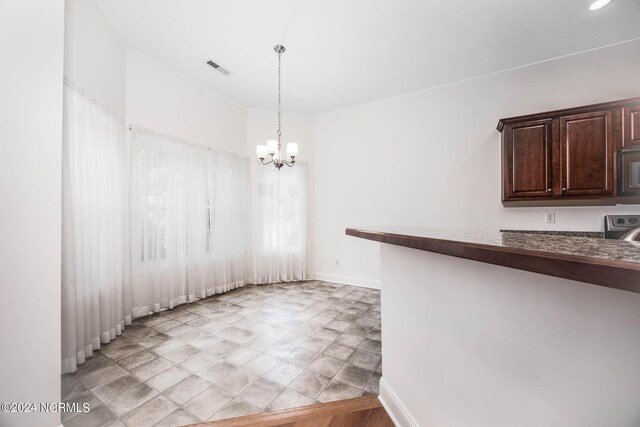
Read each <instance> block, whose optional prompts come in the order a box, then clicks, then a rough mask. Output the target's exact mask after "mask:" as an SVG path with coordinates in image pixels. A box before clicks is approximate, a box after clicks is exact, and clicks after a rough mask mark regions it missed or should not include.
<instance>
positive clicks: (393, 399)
mask: <svg viewBox="0 0 640 427" xmlns="http://www.w3.org/2000/svg"><path fill="white" fill-rule="evenodd" d="M378 400H380V403H382V406H384V409H385V410H386V411H387V414H389V417H391V420H392V421H393V423H394V424H395V425H396V426H397V427H418V423H417V422H416V421H415V420H414V419H413V417H412V416H411V414H409V411H407V409H406V408H405V407H404V405H403V404H402V402H400V400H399V399H398V396H396V394H395V393H394V392H393V390H391V388H389V384H387V382H386V381H385V380H384V377H382V378H380V395H379V396H378Z"/></svg>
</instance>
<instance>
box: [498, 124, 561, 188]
mask: <svg viewBox="0 0 640 427" xmlns="http://www.w3.org/2000/svg"><path fill="white" fill-rule="evenodd" d="M505 130H506V132H503V137H504V159H503V161H504V164H503V167H504V170H505V174H504V183H503V185H504V198H505V199H511V198H520V197H545V196H549V197H550V196H551V192H552V188H551V182H552V181H551V179H552V177H551V138H552V127H551V119H548V120H536V121H530V122H522V123H517V124H513V125H508V126H507V127H506V129H505Z"/></svg>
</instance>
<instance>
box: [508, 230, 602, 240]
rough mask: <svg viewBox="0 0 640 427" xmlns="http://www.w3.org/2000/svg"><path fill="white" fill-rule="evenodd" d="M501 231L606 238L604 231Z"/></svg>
mask: <svg viewBox="0 0 640 427" xmlns="http://www.w3.org/2000/svg"><path fill="white" fill-rule="evenodd" d="M500 232H501V233H525V234H545V235H547V236H567V237H592V238H595V239H604V232H603V231H555V230H500Z"/></svg>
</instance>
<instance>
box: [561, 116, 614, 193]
mask: <svg viewBox="0 0 640 427" xmlns="http://www.w3.org/2000/svg"><path fill="white" fill-rule="evenodd" d="M560 148H561V149H560V164H561V165H562V175H561V177H562V194H563V195H565V196H587V195H611V194H613V113H612V112H611V111H597V112H593V113H585V114H576V115H571V116H564V117H560Z"/></svg>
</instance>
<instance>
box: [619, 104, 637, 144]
mask: <svg viewBox="0 0 640 427" xmlns="http://www.w3.org/2000/svg"><path fill="white" fill-rule="evenodd" d="M622 121H623V131H622V132H623V136H622V146H623V147H625V148H626V147H631V146H638V147H640V106H637V107H628V108H625V109H623V110H622Z"/></svg>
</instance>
